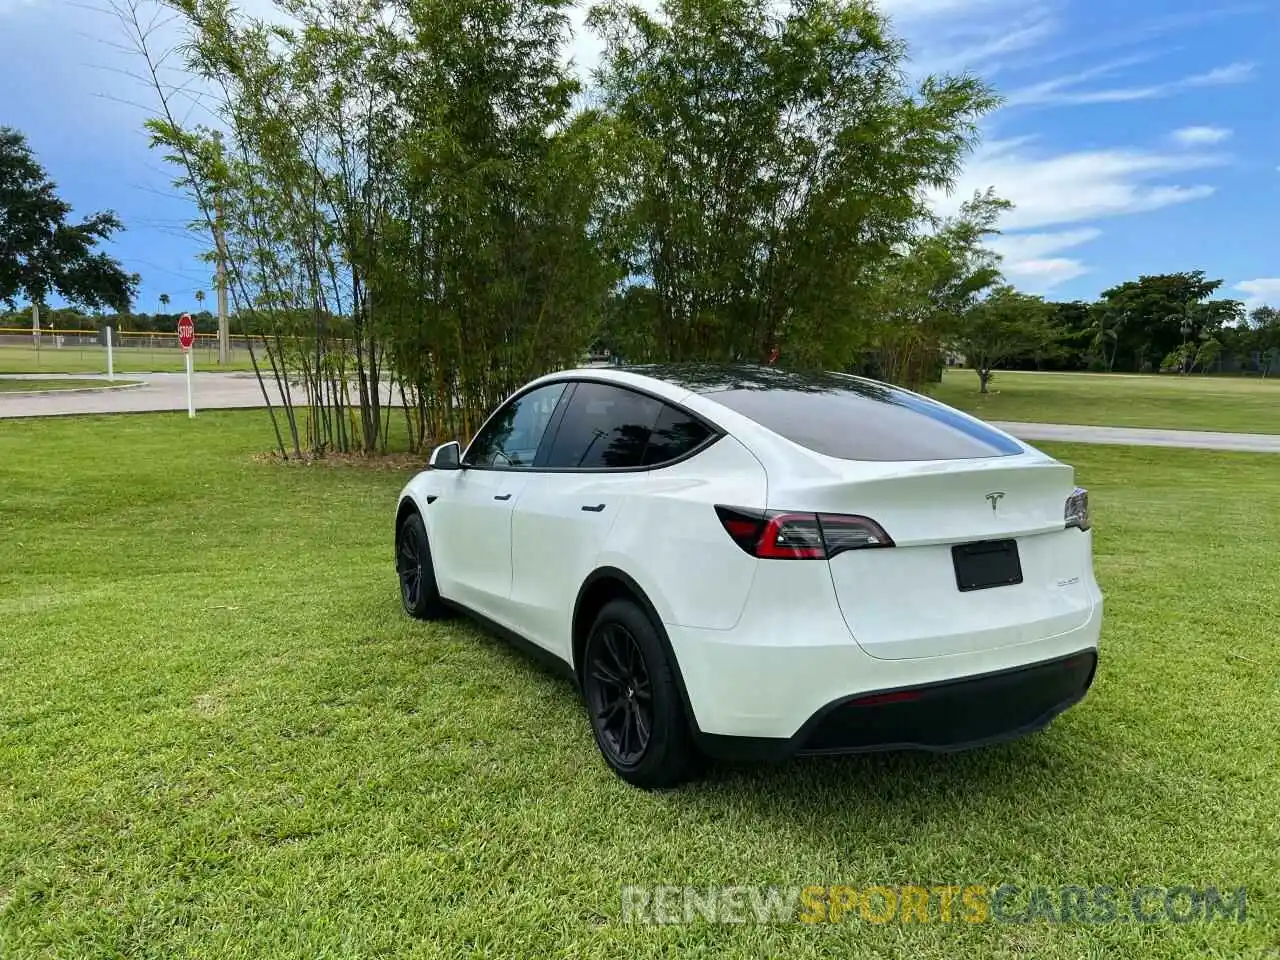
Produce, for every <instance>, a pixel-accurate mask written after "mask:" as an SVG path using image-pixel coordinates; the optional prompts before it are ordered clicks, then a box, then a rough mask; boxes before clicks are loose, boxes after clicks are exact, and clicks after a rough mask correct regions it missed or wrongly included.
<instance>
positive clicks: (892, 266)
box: [857, 192, 1009, 384]
mask: <svg viewBox="0 0 1280 960" xmlns="http://www.w3.org/2000/svg"><path fill="white" fill-rule="evenodd" d="M1008 207H1009V204H1008V203H1007V202H1006V201H1003V200H999V199H997V198H996V197H995V196H994V195H993V194H992V193H990V192H988V193H986V194H979V195H977V196H975V197H973V198H971V199H970V200H969V201H967V202H966V203H964V204H963V205H962V206H961V208H960V213H959V214H958V215H957V216H955V217H954V218H951V219H949V220H947V221H945V222H943V223H942V224H941V225H940V226H939V228H938V229H937V230H936V231H935V232H933V233H928V234H924V235H922V236H919V237H917V238H916V239H915V240H913V241H912V242H911V243H910V244H908V245H905V246H904V247H902V248H901V249H900V250H896V251H894V253H892V254H891V255H890V256H889V257H887V258H886V259H885V260H884V261H883V262H882V263H881V264H880V265H879V266H878V267H877V268H876V270H875V272H874V273H873V274H872V282H870V283H869V284H868V285H867V289H866V290H865V292H864V293H863V295H862V296H861V297H860V299H859V304H858V307H857V309H858V311H859V313H860V315H861V316H862V317H863V318H864V319H863V320H862V323H863V325H864V326H865V327H866V328H867V330H868V331H869V332H870V336H871V341H870V343H869V344H868V346H869V347H870V356H871V362H870V363H868V364H866V365H865V366H864V372H866V373H869V374H871V375H873V376H877V377H880V378H882V379H885V380H889V381H892V382H895V383H909V384H921V383H923V382H925V381H928V380H936V379H937V378H938V377H939V376H940V375H941V366H942V357H941V346H942V343H943V341H944V340H945V339H946V338H947V337H948V335H949V334H951V333H952V332H954V330H955V329H956V324H957V322H958V321H959V319H960V318H961V317H962V316H963V314H964V312H965V311H966V310H968V309H969V308H970V307H972V306H973V304H974V303H976V302H977V300H978V298H979V297H980V296H981V295H982V294H983V293H984V292H985V291H987V290H988V289H989V288H991V287H993V286H995V284H996V283H998V282H999V280H1000V270H999V267H998V258H997V257H996V256H995V255H994V254H993V253H991V251H989V250H987V249H986V248H985V247H983V245H982V244H983V241H984V240H985V239H986V237H987V236H989V235H990V234H992V233H994V232H995V224H996V221H997V219H998V218H999V216H1000V214H1001V213H1002V212H1003V211H1004V210H1006V209H1008Z"/></svg>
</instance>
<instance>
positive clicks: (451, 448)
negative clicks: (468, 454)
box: [427, 440, 462, 470]
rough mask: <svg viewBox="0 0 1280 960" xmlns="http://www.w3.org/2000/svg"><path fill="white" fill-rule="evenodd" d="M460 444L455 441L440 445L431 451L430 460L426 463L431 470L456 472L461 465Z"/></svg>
mask: <svg viewBox="0 0 1280 960" xmlns="http://www.w3.org/2000/svg"><path fill="white" fill-rule="evenodd" d="M461 460H462V444H460V443H458V441H457V440H450V441H449V442H448V443H442V444H440V446H438V447H436V448H435V449H434V450H432V451H431V459H430V460H428V461H427V462H428V463H429V464H430V465H431V469H432V470H457V469H459V468H461V466H462V463H461Z"/></svg>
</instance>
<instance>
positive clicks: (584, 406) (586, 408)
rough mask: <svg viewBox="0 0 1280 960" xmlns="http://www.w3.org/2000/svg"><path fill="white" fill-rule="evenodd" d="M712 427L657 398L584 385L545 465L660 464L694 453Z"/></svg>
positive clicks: (568, 410) (615, 467)
mask: <svg viewBox="0 0 1280 960" xmlns="http://www.w3.org/2000/svg"><path fill="white" fill-rule="evenodd" d="M710 436H711V430H710V428H708V427H707V426H706V425H705V424H703V423H702V421H700V420H698V419H697V418H696V417H693V416H691V415H690V414H687V413H685V412H684V411H682V410H678V409H676V408H675V407H672V406H670V405H668V404H665V403H663V402H662V401H660V400H657V399H655V398H653V397H647V396H645V395H644V394H641V393H636V392H634V391H632V390H627V389H625V388H623V387H614V386H610V385H608V384H604V383H579V384H578V385H577V387H576V388H575V389H574V392H573V396H572V397H570V398H569V402H568V405H567V406H566V407H565V411H564V417H563V418H562V419H561V421H560V428H559V430H558V431H557V432H556V435H555V439H554V440H553V441H552V443H551V449H550V450H549V451H548V452H547V456H546V461H545V463H541V464H540V465H541V466H545V467H556V468H559V469H562V470H575V469H576V470H599V469H613V470H620V469H627V468H635V467H656V466H661V465H662V464H664V463H668V462H670V461H671V460H675V459H678V458H679V457H683V456H685V455H686V454H688V453H691V452H692V451H693V450H695V449H696V448H697V447H698V446H700V445H701V444H703V443H705V442H706V441H707V440H708V439H709V438H710Z"/></svg>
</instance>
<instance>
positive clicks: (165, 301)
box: [160, 293, 172, 307]
mask: <svg viewBox="0 0 1280 960" xmlns="http://www.w3.org/2000/svg"><path fill="white" fill-rule="evenodd" d="M171 302H172V301H171V300H170V299H169V295H168V294H167V293H162V294H160V306H161V307H167V306H168V305H169V304H170V303H171Z"/></svg>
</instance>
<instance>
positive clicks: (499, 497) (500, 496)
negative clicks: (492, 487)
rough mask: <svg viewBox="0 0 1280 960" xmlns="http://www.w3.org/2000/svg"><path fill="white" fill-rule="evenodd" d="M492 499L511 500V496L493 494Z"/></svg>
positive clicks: (507, 494)
mask: <svg viewBox="0 0 1280 960" xmlns="http://www.w3.org/2000/svg"><path fill="white" fill-rule="evenodd" d="M493 499H495V500H510V499H511V494H509V493H495V494H494V495H493Z"/></svg>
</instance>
